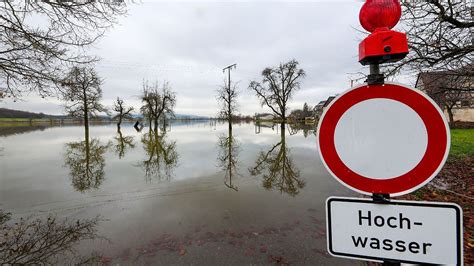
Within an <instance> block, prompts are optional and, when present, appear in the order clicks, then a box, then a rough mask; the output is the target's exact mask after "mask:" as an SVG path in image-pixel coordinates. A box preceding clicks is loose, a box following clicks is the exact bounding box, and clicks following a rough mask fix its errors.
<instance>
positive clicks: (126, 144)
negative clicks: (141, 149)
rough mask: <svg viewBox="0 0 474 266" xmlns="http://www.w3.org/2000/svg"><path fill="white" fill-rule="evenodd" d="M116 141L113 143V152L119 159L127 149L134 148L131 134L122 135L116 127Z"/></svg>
mask: <svg viewBox="0 0 474 266" xmlns="http://www.w3.org/2000/svg"><path fill="white" fill-rule="evenodd" d="M115 140H116V141H117V143H116V144H115V147H114V149H115V154H117V155H118V157H119V159H122V158H123V157H124V156H125V153H126V152H127V150H129V149H133V148H135V143H133V136H125V137H124V136H123V134H122V131H121V130H120V128H119V129H117V136H116V137H115Z"/></svg>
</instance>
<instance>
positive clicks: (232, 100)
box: [217, 81, 239, 122]
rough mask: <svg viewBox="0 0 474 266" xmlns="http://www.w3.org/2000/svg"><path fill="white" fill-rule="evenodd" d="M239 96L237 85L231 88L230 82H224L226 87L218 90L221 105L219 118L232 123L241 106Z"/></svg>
mask: <svg viewBox="0 0 474 266" xmlns="http://www.w3.org/2000/svg"><path fill="white" fill-rule="evenodd" d="M238 96H239V93H238V90H237V84H234V85H231V86H230V87H229V85H228V82H227V81H224V85H223V86H221V87H220V88H219V89H218V90H217V102H218V103H219V105H220V108H221V109H220V111H219V118H221V119H225V120H227V121H229V122H230V121H232V118H233V117H234V116H235V113H236V112H237V111H238V109H239V106H238V103H237V97H238Z"/></svg>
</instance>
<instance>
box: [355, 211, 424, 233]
mask: <svg viewBox="0 0 474 266" xmlns="http://www.w3.org/2000/svg"><path fill="white" fill-rule="evenodd" d="M358 220H359V225H367V226H372V224H373V225H375V226H377V227H383V226H385V225H387V226H388V227H390V228H400V229H408V230H410V229H411V225H412V222H411V220H410V219H409V218H408V217H405V216H404V215H403V213H399V214H398V217H397V216H390V217H388V218H385V217H383V216H380V215H377V216H372V212H371V211H367V212H366V213H364V212H363V211H362V210H359V219H358ZM422 224H423V223H421V222H414V225H420V226H421V225H422Z"/></svg>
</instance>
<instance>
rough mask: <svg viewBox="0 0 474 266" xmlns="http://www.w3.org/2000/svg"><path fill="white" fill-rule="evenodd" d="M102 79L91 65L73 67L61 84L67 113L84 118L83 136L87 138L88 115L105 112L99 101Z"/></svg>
mask: <svg viewBox="0 0 474 266" xmlns="http://www.w3.org/2000/svg"><path fill="white" fill-rule="evenodd" d="M101 83H102V81H101V79H100V78H99V76H98V75H97V73H96V72H95V70H94V69H93V68H91V67H77V66H75V67H73V68H72V69H71V71H70V72H69V73H68V75H67V77H66V78H65V79H64V80H62V82H61V84H62V86H63V87H64V88H65V89H64V90H63V92H62V97H63V100H64V101H65V102H66V103H65V109H66V112H67V113H68V115H70V116H72V117H80V118H83V119H84V127H85V135H86V136H85V138H86V139H89V116H91V115H97V114H98V113H100V112H106V111H107V110H106V109H105V107H104V106H103V105H102V104H101V103H100V100H101V99H102V89H101V88H100V85H101Z"/></svg>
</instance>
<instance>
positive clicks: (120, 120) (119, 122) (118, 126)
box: [117, 116, 122, 131]
mask: <svg viewBox="0 0 474 266" xmlns="http://www.w3.org/2000/svg"><path fill="white" fill-rule="evenodd" d="M120 124H122V117H120V116H119V121H118V123H117V131H120Z"/></svg>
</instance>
